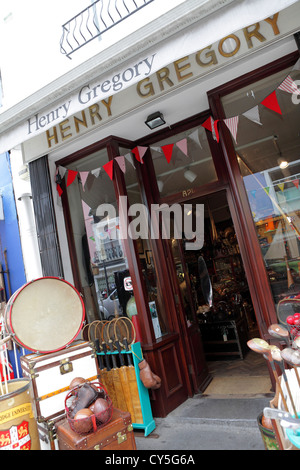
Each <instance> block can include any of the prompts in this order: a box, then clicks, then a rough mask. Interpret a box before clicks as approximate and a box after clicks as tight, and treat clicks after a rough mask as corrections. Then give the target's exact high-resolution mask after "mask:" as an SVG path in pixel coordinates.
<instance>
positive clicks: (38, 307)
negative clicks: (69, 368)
mask: <svg viewBox="0 0 300 470" xmlns="http://www.w3.org/2000/svg"><path fill="white" fill-rule="evenodd" d="M84 318H85V308H84V303H83V300H82V298H81V295H80V294H79V292H78V291H77V290H76V289H75V288H74V287H73V286H72V285H71V284H69V283H68V282H67V281H65V280H64V279H60V278H57V277H43V278H39V279H36V280H34V281H31V282H29V283H28V284H25V285H24V286H23V287H21V288H20V289H18V290H17V291H16V292H15V293H14V294H13V295H12V297H11V298H10V299H9V301H8V303H7V306H6V309H5V314H4V322H5V328H6V330H7V332H8V334H10V335H11V336H12V339H13V341H15V343H17V344H18V345H19V346H21V347H22V348H26V349H28V350H30V351H33V352H39V353H42V354H44V353H50V352H54V351H59V350H61V349H64V348H65V347H66V346H68V345H69V344H70V343H71V342H72V341H74V339H75V338H76V336H77V335H78V334H79V332H80V330H81V329H82V326H83V322H84Z"/></svg>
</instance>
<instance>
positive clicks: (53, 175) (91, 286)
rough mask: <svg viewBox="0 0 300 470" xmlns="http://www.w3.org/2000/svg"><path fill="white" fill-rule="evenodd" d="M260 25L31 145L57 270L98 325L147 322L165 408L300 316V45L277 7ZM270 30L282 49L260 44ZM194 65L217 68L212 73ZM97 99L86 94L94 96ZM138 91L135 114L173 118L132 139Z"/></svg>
mask: <svg viewBox="0 0 300 470" xmlns="http://www.w3.org/2000/svg"><path fill="white" fill-rule="evenodd" d="M263 23H264V24H261V25H259V24H256V25H254V26H255V27H254V28H253V25H252V28H250V27H249V28H248V29H247V28H245V29H244V30H243V31H242V32H237V33H236V34H232V35H231V36H229V37H227V38H224V40H222V41H219V42H218V43H217V44H215V45H213V46H210V47H208V48H207V49H206V50H205V51H199V52H198V53H197V54H195V55H193V56H190V57H185V58H182V59H181V60H178V61H176V62H175V63H173V64H170V66H169V67H165V68H163V69H161V70H160V71H158V72H156V73H155V74H154V75H151V76H150V77H149V78H147V79H146V80H143V81H141V82H139V83H138V84H137V85H136V86H134V87H130V88H128V89H127V90H125V91H123V92H121V93H120V94H116V95H114V96H112V97H111V98H110V99H106V100H102V101H101V102H99V103H98V104H97V105H95V104H94V105H91V106H89V107H87V108H86V109H85V110H83V111H81V112H80V113H78V114H76V115H74V116H72V117H71V118H68V119H66V120H65V121H63V122H61V123H60V124H59V125H57V126H53V127H52V128H50V129H48V130H47V131H46V132H45V133H44V134H41V135H40V136H39V137H37V138H36V140H34V139H32V140H29V141H27V142H25V143H24V145H23V152H24V155H25V157H24V160H25V162H26V161H27V162H29V169H30V175H31V186H32V191H33V204H34V209H35V215H36V219H37V221H38V222H37V231H38V238H39V241H40V243H41V247H42V248H40V252H41V259H42V264H43V270H44V275H54V276H62V277H64V275H65V272H66V271H68V270H69V271H70V272H71V273H72V277H73V283H74V285H75V287H76V288H77V289H78V290H79V291H80V292H81V293H82V295H83V298H84V302H85V307H86V312H87V320H88V322H93V321H94V320H98V319H99V320H102V319H111V318H113V317H114V316H116V315H127V316H129V317H130V318H132V317H136V318H135V321H136V320H137V325H138V330H139V334H140V339H141V344H142V348H143V353H144V357H145V358H146V359H147V361H148V362H149V364H150V366H151V367H152V369H153V370H155V372H156V374H157V375H159V376H160V377H161V379H162V386H161V388H160V389H158V390H152V391H151V405H152V410H153V415H154V416H166V415H167V414H168V413H169V412H170V411H172V410H173V409H174V408H176V407H177V406H178V405H180V404H181V403H182V402H183V401H185V400H186V398H187V397H189V396H193V395H194V394H196V393H199V392H204V391H205V389H206V387H207V385H208V384H209V382H210V380H211V377H210V375H209V372H208V366H207V361H208V360H214V358H223V357H231V358H233V359H234V358H238V359H243V358H244V357H245V355H246V353H247V344H246V343H247V339H248V338H249V335H250V334H253V332H256V336H260V337H262V338H264V339H268V331H267V330H268V326H269V325H270V324H271V323H278V322H281V323H283V324H285V322H286V317H287V315H288V314H289V313H290V312H289V310H288V308H287V307H286V302H284V299H286V298H287V297H289V296H290V295H297V294H298V293H299V292H300V291H299V290H298V289H299V286H300V283H299V266H300V253H299V249H300V244H299V240H300V238H299V237H300V224H299V223H298V217H299V215H298V214H299V211H300V199H299V194H300V193H299V191H300V189H299V178H300V170H299V168H298V167H299V158H298V155H299V150H300V143H299V128H298V122H299V112H300V107H299V105H298V104H299V94H298V91H297V90H298V88H297V85H296V83H299V80H300V67H299V62H298V59H299V52H298V49H297V44H296V39H295V38H294V36H293V34H290V35H288V34H285V37H284V39H282V41H281V42H280V40H279V39H278V43H276V42H275V43H273V42H272V41H273V40H274V38H275V39H276V37H277V36H278V38H279V37H281V28H284V23H281V22H280V14H279V17H278V15H277V16H276V15H274V16H273V17H272V18H271V19H270V20H269V21H265V22H263ZM268 29H269V31H268ZM268 34H269V35H270V36H272V41H271V43H270V45H269V48H268V47H266V48H264V49H263V50H261V49H258V51H257V52H256V51H255V50H254V51H253V50H252V49H253V47H254V49H255V46H257V45H259V46H261V45H262V44H263V43H264V42H265V41H267V43H268V39H267V35H268ZM243 43H244V45H243ZM243 47H244V48H246V49H247V52H248V54H246V53H245V49H243ZM250 53H251V54H250ZM239 54H240V55H239ZM227 60H229V61H230V60H232V61H233V62H232V63H233V64H234V67H233V66H232V70H229V68H230V67H229V68H228V67H227V68H226V64H227V63H226V61H227ZM247 62H248V63H247ZM263 64H265V65H263ZM214 66H215V68H214ZM197 67H198V68H199V67H200V68H201V71H203V69H205V67H208V69H205V70H210V67H212V69H211V70H210V72H209V73H211V74H212V75H211V79H210V76H209V73H207V74H206V75H205V77H204V78H203V77H202V79H201V74H200V76H199V75H197V72H196V71H195V70H196V69H197ZM297 81H298V82H297ZM93 92H94V93H95V89H94V90H93ZM88 93H89V94H88ZM91 93H92V90H91V89H89V88H87V87H86V88H85V89H82V90H81V95H80V96H81V100H82V101H84V100H85V99H86V100H87V101H88V97H89V96H91ZM137 99H139V100H140V101H139V105H137V113H140V112H141V109H142V111H143V114H144V115H145V116H147V115H151V114H152V113H153V112H154V111H163V110H164V108H165V107H166V108H167V109H169V110H170V116H169V122H172V124H169V122H167V126H166V125H164V126H163V127H162V130H155V131H147V132H146V131H144V134H143V137H142V138H139V139H138V140H136V139H135V140H133V139H132V138H131V134H132V133H131V129H130V126H131V121H130V119H131V115H134V106H135V103H137V101H136V100H137ZM118 100H119V101H118ZM195 100H197V103H196V104H195ZM198 102H199V104H198ZM115 103H118V105H115ZM142 103H143V104H142ZM170 103H172V106H170ZM129 104H130V113H131V114H130V113H129V115H128V116H127V114H126V113H127V111H126V110H128V109H129V108H128V107H129ZM87 105H88V102H87ZM195 109H197V111H195ZM163 114H164V113H163ZM164 117H165V114H164ZM45 119H46V117H45ZM110 122H112V125H113V124H114V123H115V122H116V123H117V124H118V125H116V127H115V128H114V133H112V132H110V127H109V123H110ZM102 126H103V127H104V130H103V128H102V130H101V132H102V134H101V135H102V138H101V139H99V138H97V128H99V129H101V127H102ZM117 129H118V130H119V132H117ZM158 129H159V128H158ZM105 132H106V135H103V133H105ZM46 154H47V156H46V157H45V156H43V157H42V158H40V157H41V155H46ZM283 162H285V164H284V165H283ZM33 176H34V177H33ZM49 182H50V184H49ZM41 195H43V198H42V199H41V197H40V196H41ZM162 204H166V205H167V207H168V208H169V209H170V211H169V213H168V215H169V219H168V221H169V222H170V233H168V234H167V236H165V237H164V236H161V237H153V236H151V230H150V228H149V227H150V223H149V225H146V226H145V224H142V223H141V221H145V220H148V221H149V222H151V221H152V219H151V217H150V215H151V208H152V207H153V206H154V205H162ZM141 207H143V208H144V210H145V213H144V214H143V217H142V216H141V214H140V212H138V210H139V211H140V209H141ZM176 210H178V211H179V213H180V214H181V217H182V218H181V219H180V220H181V221H182V223H183V222H184V223H185V224H190V225H189V226H190V227H192V229H191V231H192V232H193V231H194V232H195V230H193V224H194V226H195V223H196V221H197V217H198V220H201V221H202V220H203V231H204V243H203V246H202V243H201V244H200V248H199V249H187V246H188V243H191V242H193V241H194V240H193V238H191V237H188V236H187V233H186V231H185V230H183V228H184V227H183V226H181V230H179V231H178V230H176V224H175V219H176V216H175V212H176ZM201 211H203V212H201ZM149 214H150V215H149ZM149 217H150V218H149ZM46 219H47V220H46ZM177 220H178V219H176V221H177ZM164 221H165V219H164ZM190 221H193V222H190ZM124 223H126V227H127V228H128V227H129V228H130V230H129V231H127V236H123V235H124V233H123V232H122V228H123V227H124ZM145 227H146V228H145ZM194 229H195V227H194ZM179 235H180V236H179ZM65 246H66V247H67V248H65Z"/></svg>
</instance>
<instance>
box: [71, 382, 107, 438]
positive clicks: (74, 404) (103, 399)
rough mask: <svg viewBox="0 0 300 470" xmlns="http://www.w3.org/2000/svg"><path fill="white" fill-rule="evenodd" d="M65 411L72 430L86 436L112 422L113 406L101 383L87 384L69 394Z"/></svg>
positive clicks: (73, 389) (79, 386)
mask: <svg viewBox="0 0 300 470" xmlns="http://www.w3.org/2000/svg"><path fill="white" fill-rule="evenodd" d="M65 411H66V417H67V419H68V423H69V425H70V427H71V429H72V430H73V431H75V432H77V433H79V434H85V433H89V432H96V431H97V429H100V427H102V426H103V425H104V424H106V423H108V422H109V421H110V419H111V417H112V411H113V404H112V401H111V399H110V397H109V395H108V393H107V390H106V389H105V387H104V386H103V385H102V384H101V383H100V382H92V383H87V382H85V383H84V384H80V385H78V386H77V387H75V388H72V389H71V390H70V392H69V393H68V394H67V396H66V398H65Z"/></svg>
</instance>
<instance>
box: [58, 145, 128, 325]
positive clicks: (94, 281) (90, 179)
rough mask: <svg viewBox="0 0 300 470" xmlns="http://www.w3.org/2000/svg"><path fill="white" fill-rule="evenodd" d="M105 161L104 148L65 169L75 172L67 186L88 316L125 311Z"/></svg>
mask: <svg viewBox="0 0 300 470" xmlns="http://www.w3.org/2000/svg"><path fill="white" fill-rule="evenodd" d="M107 162H108V155H107V151H106V149H103V150H100V151H98V152H96V153H93V154H91V155H89V156H88V157H85V158H82V159H81V160H79V161H76V163H74V164H70V165H68V169H71V170H76V171H78V172H79V173H78V177H77V178H76V180H75V181H74V182H73V183H72V184H71V185H70V186H69V187H68V188H67V192H68V202H69V208H70V214H71V222H72V230H73V237H74V243H75V249H76V254H77V264H78V271H79V276H80V282H81V285H82V288H83V291H84V294H85V303H86V309H87V316H88V320H89V322H91V321H93V320H94V319H99V318H100V319H112V318H113V317H115V316H118V315H124V314H126V304H125V303H124V298H123V297H124V295H125V297H126V294H124V288H123V286H124V278H126V277H129V271H128V263H127V258H126V254H125V249H124V245H123V243H122V242H123V240H122V239H120V231H119V214H118V206H117V203H116V196H115V191H114V185H113V183H112V181H111V180H110V178H109V176H108V175H107V174H106V172H105V171H104V169H103V168H102V167H103V165H104V164H105V163H107ZM85 172H88V176H87V179H86V180H85V179H84V174H85ZM105 208H106V209H107V210H108V212H106V210H105ZM131 295H132V294H131V293H128V294H127V297H128V298H129V297H130V296H131ZM121 296H122V299H121V298H120V297H121ZM127 300H128V299H127ZM95 311H96V312H97V314H95ZM97 315H98V317H97Z"/></svg>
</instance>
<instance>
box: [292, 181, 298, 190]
mask: <svg viewBox="0 0 300 470" xmlns="http://www.w3.org/2000/svg"><path fill="white" fill-rule="evenodd" d="M292 183H293V184H294V185H295V186H296V188H297V189H299V180H298V179H296V180H292Z"/></svg>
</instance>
